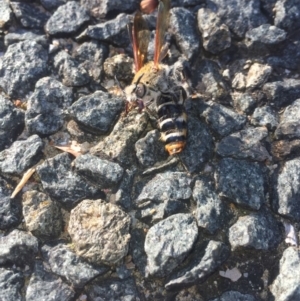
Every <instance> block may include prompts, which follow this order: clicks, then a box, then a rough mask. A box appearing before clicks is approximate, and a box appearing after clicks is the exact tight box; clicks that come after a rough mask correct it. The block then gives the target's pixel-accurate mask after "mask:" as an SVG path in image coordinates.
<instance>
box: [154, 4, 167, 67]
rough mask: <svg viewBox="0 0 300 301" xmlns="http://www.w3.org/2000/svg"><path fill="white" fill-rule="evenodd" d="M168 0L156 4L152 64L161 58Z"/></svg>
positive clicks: (155, 64)
mask: <svg viewBox="0 0 300 301" xmlns="http://www.w3.org/2000/svg"><path fill="white" fill-rule="evenodd" d="M169 14H170V0H160V1H159V4H158V12H157V21H156V33H155V52H154V66H155V67H157V65H158V64H159V63H160V60H161V58H162V56H161V52H162V48H163V45H164V38H165V33H166V31H167V27H168V25H169Z"/></svg>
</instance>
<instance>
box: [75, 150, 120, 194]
mask: <svg viewBox="0 0 300 301" xmlns="http://www.w3.org/2000/svg"><path fill="white" fill-rule="evenodd" d="M73 166H74V168H75V171H76V172H77V174H79V175H80V176H81V177H83V178H85V179H86V180H87V181H88V182H91V183H93V184H94V185H95V186H97V187H99V188H100V189H113V188H116V186H117V185H118V183H119V182H120V180H121V178H122V175H123V173H124V169H123V168H122V167H121V166H120V165H119V164H118V163H114V162H111V161H108V160H105V159H101V158H98V157H96V156H93V155H91V154H83V155H81V156H78V157H77V158H76V159H75V160H74V162H73Z"/></svg>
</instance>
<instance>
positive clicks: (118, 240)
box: [68, 200, 131, 264]
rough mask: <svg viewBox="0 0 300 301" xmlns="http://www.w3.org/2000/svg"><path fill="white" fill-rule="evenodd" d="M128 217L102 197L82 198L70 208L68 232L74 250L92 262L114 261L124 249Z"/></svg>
mask: <svg viewBox="0 0 300 301" xmlns="http://www.w3.org/2000/svg"><path fill="white" fill-rule="evenodd" d="M130 221H131V220H130V217H129V215H128V214H127V213H125V212H124V211H122V210H121V209H120V208H119V207H118V206H116V205H112V204H110V203H105V202H104V201H102V200H95V201H92V200H84V201H82V202H81V203H80V204H79V205H78V206H76V207H75V208H74V209H73V210H72V211H71V216H70V221H69V227H68V232H69V234H70V236H71V238H72V242H73V244H74V246H75V251H76V254H77V255H79V256H81V257H83V258H84V259H86V260H88V261H89V262H91V263H94V264H101V263H107V264H115V263H117V262H119V261H120V260H121V259H122V258H123V257H124V256H126V255H127V252H128V244H129V240H130V234H129V227H130Z"/></svg>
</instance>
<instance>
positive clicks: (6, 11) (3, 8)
mask: <svg viewBox="0 0 300 301" xmlns="http://www.w3.org/2000/svg"><path fill="white" fill-rule="evenodd" d="M11 17H12V13H11V9H10V7H9V2H8V1H6V0H1V1H0V28H5V27H6V26H7V25H8V24H9V23H10V22H11Z"/></svg>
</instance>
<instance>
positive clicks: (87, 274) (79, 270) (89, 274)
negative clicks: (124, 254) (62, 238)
mask: <svg viewBox="0 0 300 301" xmlns="http://www.w3.org/2000/svg"><path fill="white" fill-rule="evenodd" d="M42 254H43V258H44V260H45V261H46V262H47V263H48V265H49V266H50V268H51V270H52V272H53V273H55V274H56V275H58V276H61V277H64V278H65V279H67V280H68V282H70V283H71V284H72V286H73V287H76V288H78V287H79V288H81V287H83V286H84V285H85V284H86V283H87V282H89V281H90V280H92V279H93V278H95V277H97V276H99V275H101V274H103V273H105V272H106V271H107V270H108V268H107V267H105V266H94V265H91V264H90V263H88V262H85V261H84V260H82V259H81V258H80V257H79V256H77V255H76V254H75V253H73V252H72V250H71V249H70V248H69V247H68V246H67V245H65V244H62V243H59V244H56V245H54V246H52V245H44V246H43V247H42Z"/></svg>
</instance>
